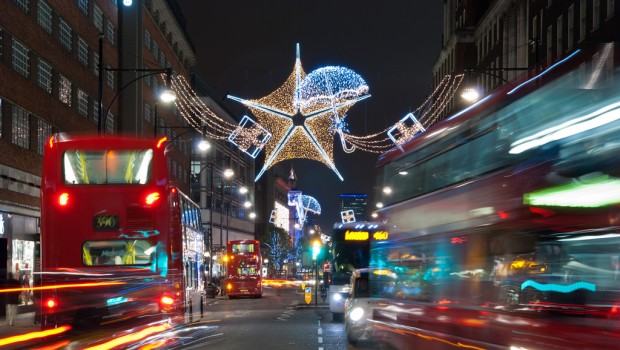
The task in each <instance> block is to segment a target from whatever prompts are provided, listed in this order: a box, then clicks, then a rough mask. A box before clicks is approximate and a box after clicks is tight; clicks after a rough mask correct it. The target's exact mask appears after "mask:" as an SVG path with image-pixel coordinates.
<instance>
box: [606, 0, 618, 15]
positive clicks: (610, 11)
mask: <svg viewBox="0 0 620 350" xmlns="http://www.w3.org/2000/svg"><path fill="white" fill-rule="evenodd" d="M615 2H616V0H607V18H608V19H609V18H612V17H613V16H614V11H615V10H616V4H615Z"/></svg>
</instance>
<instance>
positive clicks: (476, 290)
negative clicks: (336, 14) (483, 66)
mask: <svg viewBox="0 0 620 350" xmlns="http://www.w3.org/2000/svg"><path fill="white" fill-rule="evenodd" d="M615 51H616V52H615V54H614V50H613V45H611V46H606V47H605V48H604V49H603V50H602V51H600V52H598V53H597V54H594V55H586V54H585V53H584V52H582V51H577V52H575V53H574V54H573V55H571V56H570V57H569V58H567V59H566V60H565V61H563V62H560V63H558V64H557V65H555V66H554V67H550V68H549V69H548V70H545V71H544V72H542V73H541V74H539V75H537V76H536V77H534V78H532V79H530V80H524V81H522V82H519V83H515V84H514V85H512V86H505V87H502V88H500V89H498V90H496V91H493V92H492V93H491V94H490V95H489V97H487V98H486V99H485V100H482V101H481V102H479V103H478V104H477V105H474V106H473V107H471V108H469V109H467V110H465V111H463V112H461V113H459V114H457V115H455V116H453V117H451V118H449V119H448V120H445V121H444V122H441V123H438V124H436V125H434V126H433V127H431V128H428V129H427V130H426V132H425V133H423V134H421V135H419V136H417V137H416V138H414V139H413V140H411V141H410V142H408V143H406V144H404V145H402V150H401V149H394V150H393V151H392V152H388V153H386V154H384V155H382V156H381V157H380V159H379V161H378V163H377V171H378V175H377V176H378V183H377V187H378V188H383V187H384V186H390V187H391V189H392V193H391V194H390V195H389V196H384V198H383V199H384V204H385V206H384V208H383V209H380V210H379V216H380V220H381V221H383V222H385V223H386V225H387V226H388V227H389V229H390V236H389V239H388V240H386V241H382V242H372V246H371V259H370V266H371V269H370V273H369V283H370V290H371V294H372V296H373V297H374V298H377V302H376V304H375V306H376V307H375V308H374V309H373V310H374V313H373V315H371V316H370V317H369V318H370V322H371V323H372V325H373V330H374V331H375V335H376V336H377V339H380V340H382V341H386V342H390V343H391V344H392V345H393V346H394V347H396V348H398V349H451V348H468V349H615V348H617V347H618V334H620V313H619V312H618V307H619V306H620V292H619V289H618V278H620V158H618V151H620V84H619V82H620V79H619V78H620V71H619V70H618V67H617V66H614V65H613V62H614V61H613V59H614V57H618V56H617V54H618V53H617V50H615ZM616 61H617V59H616Z"/></svg>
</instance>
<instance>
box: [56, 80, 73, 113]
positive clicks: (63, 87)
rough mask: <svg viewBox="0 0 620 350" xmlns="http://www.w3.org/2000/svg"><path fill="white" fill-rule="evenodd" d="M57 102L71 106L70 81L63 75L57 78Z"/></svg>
mask: <svg viewBox="0 0 620 350" xmlns="http://www.w3.org/2000/svg"><path fill="white" fill-rule="evenodd" d="M58 100H60V102H62V103H64V104H66V105H67V106H71V81H69V79H67V78H66V77H64V76H63V75H59V77H58Z"/></svg>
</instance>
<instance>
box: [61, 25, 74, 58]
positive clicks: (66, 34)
mask: <svg viewBox="0 0 620 350" xmlns="http://www.w3.org/2000/svg"><path fill="white" fill-rule="evenodd" d="M59 26H60V44H61V45H62V46H63V47H64V48H65V49H67V51H69V52H71V40H72V38H71V36H72V29H71V27H70V26H69V24H68V23H67V22H65V21H64V20H63V19H61V20H60V25H59Z"/></svg>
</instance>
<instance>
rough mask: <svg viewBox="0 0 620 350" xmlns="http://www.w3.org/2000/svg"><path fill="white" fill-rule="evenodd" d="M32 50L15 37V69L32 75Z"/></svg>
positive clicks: (23, 73) (27, 75)
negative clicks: (30, 55) (30, 58)
mask: <svg viewBox="0 0 620 350" xmlns="http://www.w3.org/2000/svg"><path fill="white" fill-rule="evenodd" d="M29 54H30V50H29V49H28V48H26V46H24V45H22V44H21V43H20V42H19V41H17V40H15V39H13V70H15V71H16V72H17V73H19V74H21V75H23V76H25V77H29V76H30V60H29Z"/></svg>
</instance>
